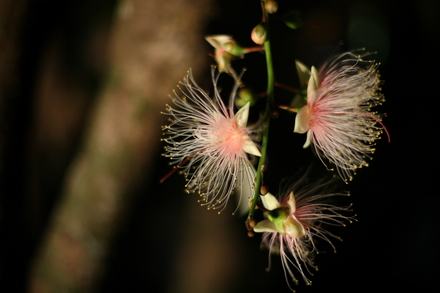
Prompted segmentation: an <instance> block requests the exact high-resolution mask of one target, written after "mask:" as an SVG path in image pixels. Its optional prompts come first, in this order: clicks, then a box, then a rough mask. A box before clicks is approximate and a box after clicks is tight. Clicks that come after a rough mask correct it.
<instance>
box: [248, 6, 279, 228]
mask: <svg viewBox="0 0 440 293" xmlns="http://www.w3.org/2000/svg"><path fill="white" fill-rule="evenodd" d="M263 2H266V0H263ZM264 13H265V14H266V15H265V19H266V29H267V34H268V38H267V40H266V41H265V42H264V52H265V55H266V66H267V103H266V110H265V112H264V130H263V140H262V143H261V157H260V160H259V162H258V168H257V175H256V178H255V194H254V198H253V200H252V204H251V207H250V209H249V214H248V217H247V220H246V224H248V223H249V222H250V221H251V220H252V219H253V217H254V211H255V207H256V205H257V202H258V201H259V199H260V186H261V177H262V171H263V168H264V161H265V159H266V152H267V143H268V139H269V125H270V111H271V104H273V103H274V86H275V76H274V72H273V63H272V51H271V47H270V28H269V15H268V13H267V12H266V11H264ZM248 227H249V226H248Z"/></svg>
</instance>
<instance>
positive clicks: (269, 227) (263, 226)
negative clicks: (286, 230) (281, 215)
mask: <svg viewBox="0 0 440 293" xmlns="http://www.w3.org/2000/svg"><path fill="white" fill-rule="evenodd" d="M254 231H255V232H257V233H262V232H277V229H276V227H275V224H274V223H272V222H271V221H269V220H263V221H261V222H258V223H257V225H255V227H254Z"/></svg>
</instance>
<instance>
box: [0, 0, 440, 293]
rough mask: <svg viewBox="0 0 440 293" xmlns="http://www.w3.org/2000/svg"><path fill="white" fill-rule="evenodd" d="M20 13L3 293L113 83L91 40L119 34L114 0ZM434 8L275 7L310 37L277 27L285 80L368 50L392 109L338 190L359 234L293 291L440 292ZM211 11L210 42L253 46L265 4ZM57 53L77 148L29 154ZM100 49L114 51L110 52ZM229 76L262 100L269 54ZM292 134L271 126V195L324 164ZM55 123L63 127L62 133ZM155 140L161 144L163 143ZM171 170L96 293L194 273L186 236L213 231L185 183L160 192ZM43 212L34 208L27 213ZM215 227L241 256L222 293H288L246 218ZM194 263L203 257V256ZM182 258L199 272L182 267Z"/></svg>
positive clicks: (0, 206) (46, 4)
mask: <svg viewBox="0 0 440 293" xmlns="http://www.w3.org/2000/svg"><path fill="white" fill-rule="evenodd" d="M8 3H9V2H8V1H1V5H4V6H0V9H1V8H2V7H3V8H4V7H7V5H8ZM23 3H25V4H26V5H25V9H22V11H23V13H22V16H21V17H20V18H19V20H20V26H19V28H20V29H19V30H18V33H17V38H19V40H18V41H17V42H16V43H17V44H18V46H19V48H20V53H19V54H18V56H15V58H16V59H15V60H17V62H16V63H15V65H14V67H13V70H14V72H15V73H16V76H18V80H13V81H11V82H14V83H16V84H18V85H19V86H16V87H15V88H16V89H18V90H15V91H12V92H6V93H5V92H4V91H3V94H2V96H1V97H0V98H1V99H2V104H1V109H0V110H1V115H2V117H1V118H0V122H1V126H0V127H1V135H2V137H1V140H0V143H2V146H1V156H2V157H1V159H2V162H1V173H0V174H1V195H0V196H1V201H0V249H1V251H0V286H1V287H3V288H2V289H0V291H2V292H25V291H26V289H25V288H26V286H27V285H26V284H27V279H28V274H29V267H30V264H31V260H32V259H33V255H34V254H35V252H36V249H37V247H38V245H39V243H40V242H41V239H42V237H43V235H44V231H45V229H46V227H47V225H48V223H49V221H50V215H51V211H52V208H53V206H54V205H55V204H56V203H57V200H58V198H59V196H60V193H61V189H62V186H63V180H64V177H65V175H66V170H67V169H68V167H69V166H70V165H71V164H72V162H73V160H74V158H75V156H76V155H77V154H78V151H79V145H80V144H81V141H82V139H83V136H84V134H83V131H84V130H85V129H86V125H87V121H88V119H87V117H88V115H89V114H90V112H89V111H90V109H91V106H92V105H93V102H94V101H95V96H96V95H97V93H98V90H99V87H100V82H101V81H102V76H103V75H104V73H105V70H106V65H105V63H106V62H107V61H106V60H105V59H104V60H100V59H99V54H98V55H96V54H94V55H93V54H92V53H90V52H91V51H93V50H92V49H90V47H87V46H90V42H91V41H90V39H89V38H90V37H91V34H89V33H90V31H92V29H93V28H97V27H103V28H107V27H110V25H111V20H112V17H111V16H112V13H113V12H114V10H115V9H116V8H115V7H116V4H117V1H93V2H89V1H76V2H74V1H66V3H64V4H63V5H61V4H60V3H59V1H28V2H25V1H24V2H23ZM439 6H440V4H439V3H438V2H437V1H434V0H424V1H409V2H406V4H403V3H402V2H400V1H392V0H388V1H349V0H345V1H344V0H341V1H287V0H286V1H280V11H279V15H283V14H284V13H287V12H288V11H289V10H290V9H297V10H300V11H302V15H303V19H304V23H305V24H304V26H303V27H302V28H301V29H299V30H296V31H294V30H291V29H289V28H287V27H286V26H285V25H283V24H282V22H281V21H280V20H279V19H275V18H274V19H272V20H271V23H272V29H273V39H272V41H273V43H272V44H273V52H274V68H275V72H276V78H277V80H278V81H279V82H282V83H284V84H287V85H290V86H297V81H296V73H295V67H294V60H295V59H299V60H301V61H303V62H304V63H306V64H308V65H319V64H321V63H322V62H323V61H324V60H325V59H326V58H327V57H328V56H330V55H331V54H333V53H336V52H342V51H345V50H351V49H357V48H361V47H366V48H367V50H369V51H376V50H377V51H378V54H377V55H375V58H376V60H378V61H379V62H381V66H380V71H381V75H382V79H383V80H384V84H383V93H384V95H385V97H386V103H385V104H384V105H383V106H381V107H379V108H378V109H377V110H378V111H379V112H380V113H386V117H385V118H384V123H385V125H386V127H387V128H388V130H389V132H390V133H391V142H390V143H387V142H386V137H385V135H384V136H383V138H382V140H381V141H379V142H378V144H377V152H376V153H375V154H374V159H373V160H372V161H371V163H370V167H368V168H365V169H361V170H360V171H359V172H358V174H357V175H356V176H355V179H354V180H353V182H351V183H350V184H349V185H348V186H343V188H346V189H349V190H350V191H351V194H352V197H351V201H352V202H353V203H354V209H355V212H356V214H357V219H358V222H357V223H355V224H353V225H349V226H348V227H347V228H343V229H335V230H334V231H333V232H334V233H335V234H337V235H339V236H341V237H342V238H343V239H344V241H343V242H342V243H339V242H338V241H337V240H334V243H335V245H336V247H337V249H338V253H337V254H333V253H331V252H332V249H331V247H329V246H327V247H326V246H325V245H323V250H327V251H328V252H329V253H328V254H326V253H323V254H321V255H319V257H318V259H317V265H318V266H319V268H320V270H319V271H318V272H317V273H316V274H315V276H313V277H312V278H311V279H312V281H313V286H311V287H309V286H305V285H303V284H302V283H301V285H300V286H298V287H297V292H358V291H361V290H362V291H373V292H390V291H393V292H394V291H401V292H411V291H417V292H435V291H436V290H438V289H439V286H438V281H437V279H436V277H437V276H436V275H437V274H436V273H437V272H438V271H439V268H438V266H439V265H438V264H439V261H440V252H439V247H440V240H439V234H438V231H439V222H440V221H439V218H440V216H439V212H438V204H439V193H438V189H437V188H436V183H437V182H436V180H437V177H438V170H437V167H438V163H439V162H438V155H437V149H438V139H437V134H438V129H437V126H438V122H437V119H436V118H437V117H436V115H437V114H435V111H436V110H437V109H438V108H437V105H438V102H437V101H438V93H437V92H436V90H437V86H438V85H437V83H438V69H437V68H438V65H439V64H438V63H439V62H438V60H439V58H438V52H439V49H440V18H439V17H438V13H439V12H440V9H439V8H440V7H439ZM213 10H214V13H212V14H211V15H210V17H211V21H210V22H209V24H208V25H207V26H206V28H205V29H204V30H205V33H206V34H231V35H234V37H235V38H236V40H237V41H238V42H239V43H241V44H243V45H244V46H253V45H252V42H251V40H250V38H249V34H250V31H251V29H252V28H253V26H254V25H256V24H258V22H259V21H260V20H261V19H260V7H259V4H258V1H250V0H246V1H233V0H223V1H220V0H219V1H217V4H216V6H215V7H214V8H213ZM182 13H184V11H182ZM11 25H13V24H11ZM104 31H105V29H104ZM93 37H96V35H93ZM200 37H203V36H202V35H201V36H200ZM103 38H104V39H105V37H103ZM54 40H56V42H57V43H56V46H55V47H56V48H57V50H60V51H61V52H62V53H63V56H64V57H63V58H62V59H61V62H62V65H61V66H64V67H65V68H68V70H67V71H68V74H66V75H65V76H63V77H62V78H63V79H64V82H65V85H66V86H69V84H70V85H71V84H74V85H75V86H74V87H75V88H76V89H77V90H78V92H77V93H76V94H75V95H72V96H70V97H61V96H60V97H59V99H60V103H72V105H73V106H72V107H65V108H64V109H65V111H66V113H58V114H59V116H57V118H56V119H61V120H63V119H70V118H69V117H70V116H69V115H73V116H74V118H72V119H73V120H74V121H75V122H74V124H73V125H74V126H72V127H71V128H69V127H65V128H63V129H61V130H59V131H60V132H61V134H60V137H68V138H66V139H64V140H63V143H62V144H57V148H56V149H55V151H53V150H52V152H51V153H50V154H47V153H44V152H41V151H40V152H38V151H35V148H33V143H35V139H34V138H35V136H36V134H35V132H36V131H37V130H36V129H35V128H34V127H33V123H35V118H36V117H37V116H36V114H35V113H37V109H36V106H37V105H39V103H38V100H37V98H38V95H37V89H38V88H39V84H40V83H42V82H43V81H41V80H40V79H39V73H40V72H41V70H42V68H44V67H45V66H50V64H48V63H49V61H48V60H49V59H48V58H47V56H50V51H49V50H51V48H52V49H53V48H54ZM97 43H99V44H100V45H101V46H105V42H101V41H97ZM194 50H197V51H199V52H200V54H207V53H208V52H210V51H212V48H210V47H209V45H208V44H206V46H205V47H201V48H194ZM0 53H1V54H4V56H13V55H14V51H13V50H12V51H8V50H7V48H5V47H2V51H1V52H0ZM8 54H9V55H8ZM91 59H93V62H91ZM234 66H235V67H236V68H237V69H238V70H240V68H241V67H244V66H245V67H247V69H248V70H247V72H246V74H245V76H244V81H245V83H246V84H249V85H250V86H253V87H254V90H255V91H256V92H262V91H264V88H265V80H264V79H265V75H264V70H265V69H264V68H265V67H264V66H265V63H264V55H263V54H260V53H253V54H250V55H248V56H246V58H245V59H244V60H240V61H237V63H235V64H234ZM165 70H168V69H164V71H165ZM200 70H202V69H200ZM203 70H205V71H206V72H207V75H206V80H205V81H200V83H201V84H206V85H207V87H208V88H209V73H208V72H209V67H207V68H205V69H203ZM158 74H160V73H158ZM182 77H183V76H182ZM1 78H2V79H3V82H4V83H3V84H5V83H7V82H9V79H8V75H7V74H3V75H2V76H1ZM176 83H177V80H176ZM158 86H160V85H158ZM4 88H6V87H4ZM172 89H173V88H170V89H169V92H170V93H171V91H172ZM276 94H277V96H276V98H277V99H280V100H282V101H288V100H289V98H290V97H291V96H290V93H288V92H285V91H283V90H278V89H277V91H276ZM69 99H70V100H69ZM66 100H68V101H67V102H66ZM72 100H73V102H72ZM425 102H426V103H425ZM69 113H70V114H69ZM72 113H73V114H72ZM293 121H294V116H293V115H289V114H286V113H282V115H281V116H280V118H279V119H278V120H276V121H275V122H274V123H273V124H272V125H273V126H272V127H273V129H274V131H272V132H271V140H270V142H269V171H268V175H267V178H266V179H267V182H268V184H269V186H270V188H271V189H272V190H274V191H276V189H277V188H278V187H277V186H278V182H279V181H280V179H281V178H284V177H287V176H291V175H292V174H294V173H295V172H296V170H298V168H300V167H307V166H308V164H309V162H310V161H315V162H318V163H319V160H318V159H317V158H316V157H314V155H313V154H312V153H311V152H310V151H309V150H303V149H302V147H301V146H302V144H303V142H304V140H305V137H304V136H300V135H298V134H295V135H293V134H291V131H292V130H293ZM48 123H49V124H51V125H53V128H56V127H55V126H56V125H57V123H58V122H57V120H55V121H49V122H48ZM289 124H290V125H291V129H290V130H289V132H287V134H285V133H286V131H282V130H283V129H285V128H283V129H282V127H286V125H289ZM54 131H57V130H56V129H55V130H54ZM40 137H41V136H40ZM42 137H43V139H44V135H43V136H42ZM151 139H152V140H154V141H155V142H157V141H158V139H159V137H153V138H151ZM48 143H50V140H48ZM271 154H272V155H271ZM167 163H168V162H167V160H166V159H165V158H163V157H160V151H159V149H158V151H157V156H155V157H154V159H153V163H152V164H151V166H150V167H151V168H152V170H153V171H152V172H151V176H149V177H148V178H145V179H144V181H143V184H140V185H139V186H136V187H135V188H133V190H134V191H132V192H133V194H134V196H133V200H132V202H131V204H130V206H131V208H130V212H129V213H127V214H126V218H125V219H124V221H122V222H123V225H121V228H120V229H118V232H117V234H116V235H117V236H115V237H114V239H113V240H112V242H111V245H110V247H111V249H110V251H109V253H108V256H107V257H106V259H105V266H104V267H105V270H104V272H103V276H102V277H101V278H100V281H99V284H98V285H95V288H97V289H95V292H145V291H147V290H148V291H149V292H151V289H152V288H154V290H153V291H154V292H173V290H177V289H175V287H174V286H173V282H176V283H177V282H178V281H177V280H179V278H185V276H182V271H185V269H183V270H180V269H179V268H181V267H183V268H185V266H186V265H188V267H189V268H190V267H191V266H192V265H195V266H196V267H197V263H196V262H197V261H198V260H197V257H194V258H185V257H184V256H182V254H183V253H185V251H186V250H185V249H182V246H183V245H187V243H191V240H190V239H191V238H192V237H193V239H194V241H198V239H199V238H198V237H199V236H198V234H197V232H198V228H197V225H195V226H190V223H193V222H195V223H202V222H205V217H204V216H205V214H204V212H205V211H204V209H202V210H203V212H200V213H196V214H193V213H192V211H193V209H192V208H191V207H190V205H193V204H194V205H197V204H196V200H195V199H193V198H191V196H186V195H185V194H184V193H183V179H182V178H181V177H179V176H173V177H171V178H170V179H168V180H167V181H166V182H165V183H164V184H162V185H159V184H158V181H159V179H160V178H161V177H162V176H163V175H164V174H166V173H167V172H168V171H169V169H170V167H169V166H168V164H167ZM315 165H318V164H315ZM319 168H322V167H321V166H320V165H319V167H318V169H319ZM35 206H38V209H34V208H31V207H35ZM36 211H37V212H36ZM206 213H208V212H206ZM191 217H195V218H192V219H190V218H191ZM216 217H225V218H227V219H226V220H222V221H224V222H222V223H221V224H220V225H228V226H227V227H228V231H229V232H228V235H229V236H230V237H232V238H233V239H234V242H233V243H234V245H229V246H227V249H226V248H224V246H222V244H221V243H220V242H221V240H220V241H219V243H220V244H218V246H213V247H212V250H213V251H215V250H220V251H221V253H222V254H223V255H224V257H225V258H228V257H231V256H234V259H232V260H231V261H232V263H233V266H235V268H236V271H237V272H236V271H234V275H233V276H230V275H227V276H226V277H224V276H223V275H222V274H221V273H219V274H218V280H216V281H215V282H214V283H212V286H213V287H216V286H220V285H218V284H222V285H221V286H224V284H227V286H226V287H224V288H227V292H275V291H277V292H288V288H287V285H286V284H285V280H284V276H283V272H282V269H281V265H280V262H279V260H278V258H277V257H276V256H274V257H273V260H274V261H273V263H272V269H271V271H270V272H269V273H266V272H265V268H266V267H267V251H266V250H260V248H259V241H260V240H259V235H257V236H256V237H254V238H252V239H250V238H248V237H247V236H246V231H245V229H244V225H243V221H244V220H243V219H242V218H239V217H237V216H236V217H231V216H229V214H228V213H227V212H226V213H224V214H223V215H221V216H216ZM209 219H210V218H209ZM206 221H208V220H206ZM187 223H188V225H187ZM206 225H208V228H207V231H209V235H211V234H216V228H215V227H217V226H214V227H213V228H212V229H210V228H209V224H206ZM203 231H205V230H203ZM201 233H205V232H201ZM207 237H208V236H207ZM188 238H190V239H189V240H188ZM185 243H186V244H185ZM189 247H191V245H189ZM194 247H197V246H196V244H194ZM193 253H195V255H197V250H196V249H195V251H194V252H193ZM235 257H236V258H235ZM185 259H189V261H191V260H193V261H194V262H195V263H196V264H190V263H185V262H184V261H183V262H182V260H185ZM205 265H207V266H217V265H219V266H221V265H222V264H221V263H208V264H205ZM199 266H202V264H200V265H199ZM189 268H188V270H190V269H189ZM202 270H203V268H202ZM188 274H189V275H191V272H190V271H188ZM213 279H215V278H213ZM200 282H203V280H200ZM6 288H14V289H12V290H10V289H6ZM172 288H174V289H172ZM222 288H223V287H222ZM213 290H214V289H213ZM182 292H185V291H182ZM193 292H196V291H193Z"/></svg>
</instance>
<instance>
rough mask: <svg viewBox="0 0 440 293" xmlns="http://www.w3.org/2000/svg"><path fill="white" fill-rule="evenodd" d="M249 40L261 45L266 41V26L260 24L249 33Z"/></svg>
mask: <svg viewBox="0 0 440 293" xmlns="http://www.w3.org/2000/svg"><path fill="white" fill-rule="evenodd" d="M251 39H252V41H254V43H255V44H258V45H262V44H263V43H264V42H265V41H266V39H267V31H266V25H265V24H264V23H260V24H259V25H257V26H256V27H254V29H253V30H252V33H251Z"/></svg>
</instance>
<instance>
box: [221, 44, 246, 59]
mask: <svg viewBox="0 0 440 293" xmlns="http://www.w3.org/2000/svg"><path fill="white" fill-rule="evenodd" d="M224 49H225V51H226V52H228V53H229V54H231V55H233V56H237V57H239V56H242V55H243V54H244V48H243V47H242V46H240V45H238V44H237V43H236V42H235V41H233V40H232V41H230V42H227V43H226V44H225V45H224Z"/></svg>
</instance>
